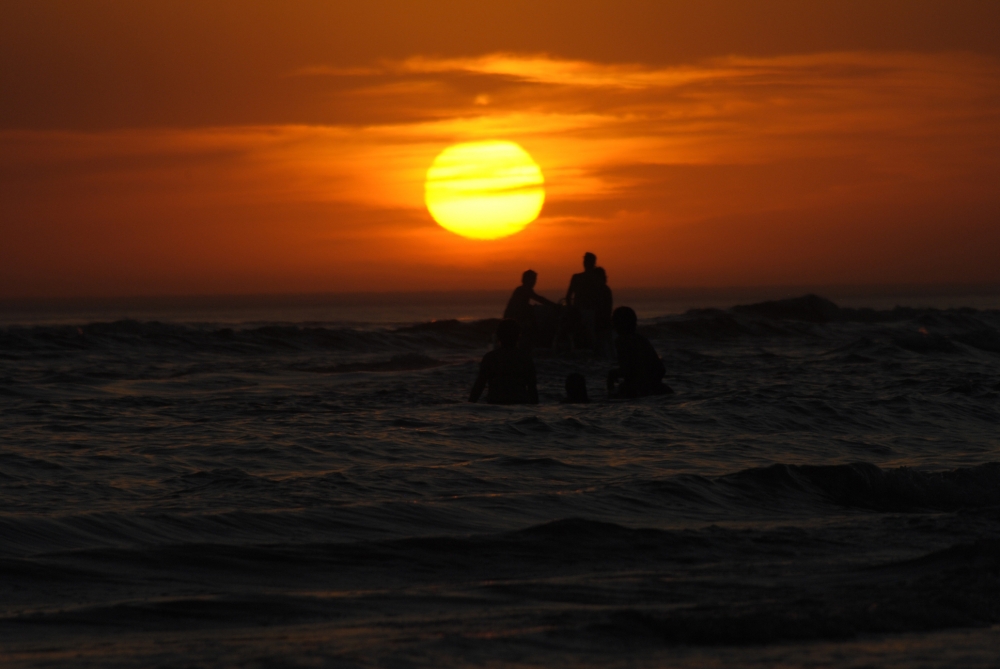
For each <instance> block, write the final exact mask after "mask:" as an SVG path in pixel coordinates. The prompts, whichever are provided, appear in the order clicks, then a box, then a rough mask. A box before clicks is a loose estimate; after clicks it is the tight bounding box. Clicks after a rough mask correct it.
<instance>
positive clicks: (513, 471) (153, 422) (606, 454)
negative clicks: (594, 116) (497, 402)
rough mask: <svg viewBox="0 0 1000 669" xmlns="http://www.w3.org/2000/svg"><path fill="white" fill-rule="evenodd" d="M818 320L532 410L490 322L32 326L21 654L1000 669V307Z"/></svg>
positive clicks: (20, 431)
mask: <svg viewBox="0 0 1000 669" xmlns="http://www.w3.org/2000/svg"><path fill="white" fill-rule="evenodd" d="M814 316H815V313H813V312H811V311H809V310H808V309H807V310H805V311H802V312H801V313H799V312H795V311H794V310H792V312H790V313H774V312H768V311H766V310H764V311H761V310H757V311H754V310H749V311H746V310H744V311H717V310H709V311H700V312H691V313H689V314H687V315H676V316H667V317H661V318H647V319H646V320H644V326H643V331H644V332H645V334H647V335H648V336H649V337H650V338H651V340H652V341H653V343H654V345H655V346H656V347H657V350H658V351H660V353H661V354H662V355H663V357H664V361H665V363H666V366H667V369H668V378H667V382H668V383H669V384H670V385H671V386H672V387H673V388H674V390H675V391H676V393H675V394H674V395H672V396H667V397H657V398H650V399H645V400H639V401H634V402H608V401H606V400H604V398H603V391H602V389H601V383H600V380H601V378H602V376H603V374H604V372H605V370H606V369H607V367H608V364H609V363H608V362H607V361H602V360H594V359H592V358H590V357H588V356H585V355H582V354H577V355H571V354H568V353H563V354H553V353H549V352H539V354H538V356H537V359H536V362H537V365H538V369H539V375H540V389H539V390H540V397H541V404H540V405H538V406H524V407H495V406H487V405H470V404H468V403H466V402H464V401H463V400H464V399H465V397H466V396H467V393H468V389H469V386H470V384H471V382H472V379H473V377H474V375H475V371H476V367H477V364H478V360H479V358H480V357H481V356H482V354H483V353H484V352H485V351H487V350H488V349H489V345H490V344H489V342H490V337H491V333H492V330H493V328H494V327H495V321H465V322H459V321H439V322H436V323H416V324H410V325H406V324H402V325H401V324H398V323H397V324H386V322H385V321H380V322H374V323H367V324H365V323H358V322H354V323H353V324H351V325H349V326H346V325H336V324H330V323H326V324H311V325H302V324H294V323H284V324H274V323H272V324H260V323H252V324H240V323H238V322H231V321H227V322H225V323H222V324H192V323H183V322H148V321H145V320H143V321H136V320H133V321H120V322H110V323H108V322H105V323H90V324H85V323H82V322H81V323H74V324H71V325H53V324H47V325H37V326H30V327H23V326H13V325H12V326H7V327H4V328H2V329H0V411H2V415H3V419H2V423H0V502H2V508H0V649H2V655H0V662H2V664H4V666H8V665H9V666H21V665H40V666H47V665H52V666H55V665H59V664H64V663H72V664H75V665H83V666H87V665H92V666H102V667H103V666H136V667H140V666H143V667H144V666H160V665H163V666H176V665H182V666H203V665H204V666H230V665H237V666H316V665H319V666H325V665H329V666H394V667H395V666H398V667H408V666H435V667H441V666H462V665H489V664H496V665H500V664H503V665H507V666H510V665H523V666H546V667H550V666H580V665H595V666H662V665H664V664H670V665H675V666H692V667H694V666H697V667H716V666H718V667H723V666H727V667H728V666H738V665H741V664H742V665H751V666H776V665H779V666H782V665H787V666H798V665H810V666H995V665H996V662H997V652H996V648H997V647H1000V643H998V642H1000V631H998V629H997V628H995V627H991V626H992V625H995V624H996V623H998V622H1000V429H998V426H1000V312H998V311H988V310H987V311H975V310H971V309H965V310H934V309H915V310H905V309H903V310H896V311H893V312H887V311H883V312H871V311H868V312H864V311H856V310H845V311H842V312H841V313H840V314H839V315H838V320H835V321H833V322H828V323H817V322H809V321H808V320H802V319H803V318H806V319H809V318H813V317H814ZM43 320H44V319H43ZM396 320H404V319H396ZM814 320H815V319H814ZM572 371H580V372H583V373H584V374H585V375H586V377H587V379H588V385H589V389H590V392H591V395H592V397H593V398H594V400H595V401H594V402H593V403H591V404H588V405H569V404H561V403H560V402H559V400H560V399H561V395H562V384H563V380H564V378H565V376H566V375H567V374H568V373H570V372H572Z"/></svg>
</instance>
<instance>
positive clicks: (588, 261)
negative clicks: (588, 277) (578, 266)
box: [583, 251, 597, 270]
mask: <svg viewBox="0 0 1000 669" xmlns="http://www.w3.org/2000/svg"><path fill="white" fill-rule="evenodd" d="M596 264H597V256H595V255H594V254H593V253H591V252H590V251H587V252H586V253H584V254H583V268H584V269H586V270H591V269H594V265H596Z"/></svg>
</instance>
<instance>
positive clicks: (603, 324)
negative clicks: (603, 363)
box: [594, 267, 614, 358]
mask: <svg viewBox="0 0 1000 669" xmlns="http://www.w3.org/2000/svg"><path fill="white" fill-rule="evenodd" d="M594 278H595V279H596V280H597V303H596V304H597V308H596V309H595V311H594V335H595V336H594V354H595V355H597V356H598V357H601V358H604V357H607V356H609V355H611V354H612V345H611V331H612V329H613V325H612V323H611V311H612V307H614V298H612V296H611V289H610V288H608V274H607V272H605V271H604V268H603V267H595V268H594Z"/></svg>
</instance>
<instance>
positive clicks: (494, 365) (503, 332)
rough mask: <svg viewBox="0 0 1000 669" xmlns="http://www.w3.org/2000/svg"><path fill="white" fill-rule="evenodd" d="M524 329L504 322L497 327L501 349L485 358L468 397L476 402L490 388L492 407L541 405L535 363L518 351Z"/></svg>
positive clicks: (488, 393) (514, 323)
mask: <svg viewBox="0 0 1000 669" xmlns="http://www.w3.org/2000/svg"><path fill="white" fill-rule="evenodd" d="M520 335H521V326H520V325H518V324H517V321H515V320H513V319H509V318H505V319H504V320H502V321H500V325H499V326H498V327H497V341H499V342H500V345H499V347H497V348H495V349H493V350H492V351H490V352H489V353H487V354H486V355H484V356H483V361H482V362H481V363H479V376H478V377H476V382H475V384H474V385H473V386H472V393H470V394H469V401H470V402H477V401H478V400H479V396H480V395H482V394H483V389H485V388H486V387H487V386H489V390H488V391H487V393H486V401H487V402H489V403H490V404H538V385H537V381H536V378H535V363H534V362H532V360H531V356H530V355H528V354H527V353H526V352H525V351H523V350H520V349H518V347H517V340H518V339H519V338H520Z"/></svg>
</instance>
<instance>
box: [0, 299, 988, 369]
mask: <svg viewBox="0 0 1000 669" xmlns="http://www.w3.org/2000/svg"><path fill="white" fill-rule="evenodd" d="M498 322H499V320H498V319H495V318H493V319H483V320H475V321H459V320H438V321H430V322H425V323H413V324H407V325H400V326H395V327H389V326H364V325H360V326H337V325H309V324H268V325H253V324H247V325H244V326H240V327H222V328H219V327H213V326H211V325H205V324H201V325H198V324H180V323H162V322H155V321H152V322H144V321H135V320H121V321H114V322H110V323H90V324H87V325H79V326H77V325H62V326H59V325H56V326H34V327H22V326H9V327H5V328H0V357H10V356H15V357H17V356H19V355H25V354H33V355H40V354H41V355H44V354H47V353H59V352H72V351H100V350H115V349H121V348H122V347H126V348H151V347H154V348H155V347H160V348H164V349H167V350H181V351H187V352H193V353H228V354H236V355H239V354H245V355H255V354H260V353H264V352H278V353H280V352H289V353H294V352H309V351H345V352H355V353H357V352H364V353H373V354H374V353H379V352H386V353H399V352H400V351H408V352H413V351H419V350H424V349H472V348H475V349H482V348H483V347H485V346H488V345H489V344H490V343H491V341H492V336H493V333H494V331H495V330H496V326H497V323H498ZM850 325H854V326H859V325H860V326H863V325H868V326H871V327H872V328H875V330H874V331H873V333H872V334H871V335H869V336H875V337H878V338H879V339H880V340H881V341H885V342H887V343H888V344H889V345H890V346H892V347H893V348H895V349H896V350H906V351H910V352H917V353H924V354H934V353H954V352H957V351H960V350H964V348H963V347H967V348H972V349H977V350H982V351H987V352H993V353H997V352H1000V312H998V311H977V310H975V309H968V308H963V309H948V310H939V309H914V308H909V307H896V308H895V309H892V310H888V311H877V310H873V309H850V308H845V307H840V306H838V305H836V304H835V303H833V302H831V301H830V300H827V299H825V298H822V297H819V296H817V295H806V296H803V297H798V298H792V299H788V300H776V301H770V302H760V303H757V304H749V305H737V306H734V307H732V308H730V309H727V310H723V309H692V310H690V311H688V312H686V313H685V314H682V315H678V316H664V317H660V318H656V319H652V320H651V321H649V322H647V323H645V324H644V325H643V326H642V332H643V333H644V334H646V335H647V336H649V337H652V338H680V339H696V340H697V339H703V340H708V341H716V340H731V339H736V338H746V337H806V338H809V339H817V338H828V337H836V336H838V335H837V330H836V328H837V327H844V326H850ZM831 328H834V329H833V330H831ZM879 328H881V329H879ZM886 328H888V329H886ZM366 364H367V363H366ZM326 371H327V372H330V373H336V372H337V371H340V370H336V369H330V370H326ZM342 371H351V370H347V369H345V370H342ZM359 371H365V370H359ZM372 371H378V369H373V370H372Z"/></svg>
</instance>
